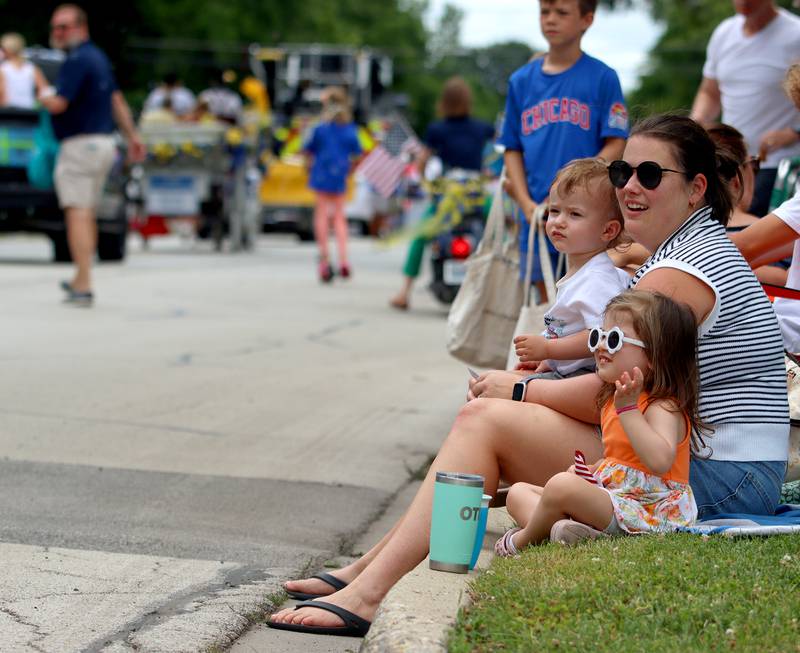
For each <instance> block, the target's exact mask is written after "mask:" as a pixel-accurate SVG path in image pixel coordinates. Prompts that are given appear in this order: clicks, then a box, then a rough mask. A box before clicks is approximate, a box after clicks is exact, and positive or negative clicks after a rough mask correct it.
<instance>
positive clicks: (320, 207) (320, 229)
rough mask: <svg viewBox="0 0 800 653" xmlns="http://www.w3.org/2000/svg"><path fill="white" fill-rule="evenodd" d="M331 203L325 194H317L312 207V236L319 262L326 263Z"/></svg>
mask: <svg viewBox="0 0 800 653" xmlns="http://www.w3.org/2000/svg"><path fill="white" fill-rule="evenodd" d="M330 211H331V203H330V199H329V195H328V194H327V193H317V203H316V206H315V207H314V235H315V237H316V240H317V247H318V248H319V257H320V260H321V261H324V262H327V261H328V234H329V232H330V225H329V216H330Z"/></svg>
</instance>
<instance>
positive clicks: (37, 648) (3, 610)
mask: <svg viewBox="0 0 800 653" xmlns="http://www.w3.org/2000/svg"><path fill="white" fill-rule="evenodd" d="M0 613H3V614H6V615H8V616H9V617H11V618H12V619H13V620H14V621H15V622H16V623H18V624H19V625H20V626H27V627H28V628H30V629H31V630H33V634H34V635H35V637H34V639H32V640H28V642H27V644H28V646H30V647H31V648H32V649H33V650H35V651H39V652H40V653H48V652H47V651H46V650H45V649H43V648H41V647H40V646H38V645H37V644H35V643H34V642H35V641H36V640H39V641H43V640H44V638H45V637H47V634H46V633H43V632H42V631H41V630H39V628H40V626H39V625H38V624H34V623H31V622H30V621H25V618H24V617H23V616H22V615H21V614H19V613H18V612H15V611H14V610H12V609H11V608H5V607H0Z"/></svg>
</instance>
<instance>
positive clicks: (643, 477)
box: [594, 393, 697, 533]
mask: <svg viewBox="0 0 800 653" xmlns="http://www.w3.org/2000/svg"><path fill="white" fill-rule="evenodd" d="M638 405H639V410H641V411H642V413H644V412H645V411H646V410H647V407H648V397H647V394H646V393H642V394H641V395H640V397H639V401H638ZM685 421H686V433H685V434H684V437H683V439H682V440H681V441H680V443H679V444H678V450H677V453H676V455H675V462H673V464H672V468H671V469H670V470H669V472H667V473H666V474H664V475H663V476H659V475H657V474H653V473H652V472H650V471H649V470H648V469H647V467H645V466H644V464H643V463H642V462H641V461H640V460H639V457H638V456H637V455H636V452H635V451H634V449H633V446H632V445H631V443H630V440H628V436H627V435H626V434H625V430H624V429H623V428H622V424H621V423H620V420H619V416H618V415H617V411H616V410H615V409H614V400H613V398H611V399H609V400H608V403H606V404H605V406H603V410H602V413H601V427H602V431H603V447H604V449H605V458H604V459H603V460H602V461H601V462H600V465H599V466H598V467H597V469H596V470H595V472H594V475H595V477H596V478H597V481H598V482H599V484H600V487H602V488H603V489H605V490H606V491H607V492H608V494H609V496H610V497H611V502H612V503H613V504H614V515H615V517H616V518H617V522H618V523H619V525H620V527H621V528H622V529H623V530H625V531H627V532H628V533H650V532H654V533H663V532H668V531H674V530H676V529H677V528H678V527H679V526H689V525H691V524H693V523H694V521H695V520H696V519H697V504H696V503H695V500H694V494H692V488H691V487H690V485H689V458H690V435H691V426H690V424H689V419H688V418H685Z"/></svg>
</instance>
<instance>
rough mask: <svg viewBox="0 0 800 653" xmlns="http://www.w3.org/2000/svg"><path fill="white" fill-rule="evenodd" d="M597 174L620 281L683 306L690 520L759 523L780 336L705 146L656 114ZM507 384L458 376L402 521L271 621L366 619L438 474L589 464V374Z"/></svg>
mask: <svg viewBox="0 0 800 653" xmlns="http://www.w3.org/2000/svg"><path fill="white" fill-rule="evenodd" d="M609 177H610V179H611V182H612V183H613V184H614V186H615V187H616V189H617V191H616V192H617V199H618V201H619V203H620V206H621V209H622V213H623V215H624V217H625V227H626V231H627V232H628V233H629V234H630V235H631V236H632V237H633V239H634V240H635V241H637V242H639V243H641V244H642V245H643V246H644V247H646V248H647V249H648V250H649V251H651V252H653V254H652V256H651V257H650V258H649V259H648V260H647V261H646V262H645V264H644V265H643V266H642V267H641V268H640V269H639V271H638V272H637V273H636V275H635V276H634V277H633V279H632V283H631V285H632V286H635V287H636V288H637V289H639V290H649V291H653V292H660V293H662V294H664V295H667V296H669V297H671V298H672V299H674V300H676V301H677V302H679V303H683V304H686V305H687V306H688V307H689V308H690V309H691V311H692V313H693V314H694V317H695V320H696V322H697V325H698V367H699V374H700V379H699V380H700V401H699V407H698V408H699V416H700V419H701V420H702V421H703V422H704V423H705V424H707V425H708V426H709V427H710V428H711V429H712V430H713V434H712V435H711V436H710V437H709V438H708V440H707V442H708V444H709V445H710V447H711V451H704V452H703V455H704V456H707V458H703V459H696V460H693V461H692V465H691V471H690V484H691V487H692V490H693V492H694V495H695V499H696V501H697V507H698V511H699V515H700V516H701V517H703V516H708V515H713V514H716V513H721V512H746V513H772V512H774V509H775V506H776V505H777V503H778V497H779V495H780V486H781V482H782V480H783V476H784V473H785V468H786V457H787V446H788V435H789V408H788V402H787V398H786V376H785V370H784V368H783V349H782V346H781V336H780V330H779V329H778V324H777V320H776V319H775V314H774V313H773V311H772V308H771V305H770V303H769V301H768V300H767V298H766V295H764V293H763V291H762V290H761V286H760V285H759V283H758V280H757V279H756V278H755V276H754V275H753V272H752V271H751V270H750V268H749V266H748V265H747V263H746V262H745V260H744V259H743V258H742V256H741V255H740V254H739V252H738V250H737V249H736V247H735V246H734V244H733V243H732V242H731V241H730V240H729V239H728V237H727V235H726V233H725V227H724V225H725V223H726V222H727V220H728V217H729V216H730V213H731V208H732V207H731V199H730V196H729V195H728V190H727V186H726V185H725V183H724V181H723V180H722V179H721V178H720V176H719V174H718V172H717V163H716V152H715V147H714V144H713V142H712V141H711V139H710V138H709V136H708V134H707V133H706V131H705V130H704V129H703V128H702V127H700V126H699V125H698V124H696V123H695V122H693V121H692V120H690V119H688V118H683V117H679V116H669V115H667V116H656V117H654V118H650V119H648V120H646V121H644V122H643V123H641V124H640V125H639V126H638V127H637V128H636V129H634V132H633V134H632V135H631V138H630V140H629V141H628V143H627V145H626V147H625V153H624V155H623V159H622V160H620V161H615V162H614V163H612V164H611V165H610V166H609ZM588 354H589V352H588V343H587V356H588ZM521 374H524V372H523V373H521ZM519 380H520V374H515V373H513V372H489V373H485V374H482V375H480V376H479V377H478V379H475V380H471V381H470V392H469V397H470V399H474V398H476V397H480V398H481V399H480V400H478V401H468V402H467V403H466V405H465V406H464V407H463V408H462V409H461V411H460V413H459V415H458V417H457V419H456V421H455V423H454V424H453V427H452V429H451V431H450V433H449V435H448V436H447V438H446V439H445V441H444V443H443V444H442V447H441V449H440V450H439V454H438V455H437V457H436V458H435V460H434V461H433V463H432V464H431V467H430V470H429V471H428V475H427V476H426V478H425V481H424V482H423V484H422V487H421V488H420V490H419V492H418V493H417V496H416V497H415V498H414V500H413V501H412V503H411V505H410V507H409V508H408V511H407V512H406V514H405V515H404V517H403V518H402V519H401V520H400V521H399V522H398V523H397V524H396V525H395V526H394V527H393V528H392V530H391V531H389V533H387V535H386V536H384V538H383V539H382V540H381V541H380V542H379V543H378V544H377V545H376V546H375V547H373V548H372V549H371V550H370V551H368V552H367V553H366V554H365V555H364V556H362V557H361V558H359V559H358V560H356V561H355V562H353V563H352V564H350V565H348V566H346V567H343V568H341V569H338V570H335V571H333V572H332V573H331V574H330V575H331V576H333V577H334V579H335V583H336V584H337V585H341V584H347V585H346V586H345V587H344V588H343V589H336V588H334V586H333V585H331V584H330V583H329V582H327V581H326V580H323V579H320V578H310V579H306V580H303V581H293V582H291V583H287V589H290V590H291V591H292V592H294V593H295V594H297V593H301V592H302V593H304V594H305V595H306V596H308V597H324V598H323V602H325V603H326V604H327V606H326V607H324V608H323V609H322V610H315V609H300V610H296V611H294V612H292V613H289V612H286V611H285V612H283V613H280V614H279V615H276V616H273V619H275V618H276V617H277V618H278V619H282V620H285V621H287V622H292V623H303V624H304V625H309V626H311V625H313V626H318V627H327V628H334V629H336V628H339V629H340V630H341V627H342V624H343V618H342V617H341V616H339V615H341V614H342V609H344V610H346V611H347V614H349V615H350V616H352V615H355V616H357V617H359V618H361V619H362V620H363V619H367V620H369V619H371V618H372V616H373V615H374V614H375V611H376V610H377V607H378V605H379V603H380V601H381V600H382V599H383V597H384V596H385V595H386V593H387V592H388V591H389V589H390V588H391V587H392V585H394V583H396V582H397V581H398V580H399V579H400V578H401V577H402V576H403V575H404V574H405V573H407V572H408V571H410V570H411V569H413V568H414V567H415V566H416V565H417V564H419V562H420V561H422V560H423V559H424V558H425V555H426V554H427V552H428V540H429V533H430V520H431V499H432V496H433V483H434V478H435V474H436V472H437V471H456V472H463V473H470V474H480V475H482V476H483V477H484V491H485V492H486V493H487V494H492V495H493V494H495V492H496V488H497V485H498V482H499V480H500V479H501V478H502V479H503V480H504V481H506V482H508V483H511V484H513V483H516V482H520V481H522V482H526V483H531V484H534V485H539V486H544V485H545V484H546V483H547V481H548V480H549V479H550V478H551V477H552V476H554V475H555V474H557V473H559V472H563V471H564V470H565V469H567V468H568V467H569V466H570V465H571V464H572V463H573V462H574V456H575V450H576V449H579V450H581V451H583V452H584V454H585V457H586V461H587V462H589V463H594V462H595V461H597V460H598V459H599V458H600V457H601V455H602V444H601V440H600V438H599V437H598V432H597V431H598V429H597V425H598V424H599V410H598V407H597V402H596V401H595V398H596V396H597V394H598V391H599V390H600V387H601V385H602V381H601V380H600V378H599V377H598V376H597V375H595V374H585V375H583V376H579V377H574V378H569V379H563V380H558V381H556V380H538V379H537V380H533V381H530V382H529V383H528V386H527V392H526V393H520V395H519V396H521V398H522V399H523V400H522V401H510V399H511V397H512V389H513V386H514V384H515V382H517V381H519ZM331 606H333V608H331ZM367 627H368V624H367Z"/></svg>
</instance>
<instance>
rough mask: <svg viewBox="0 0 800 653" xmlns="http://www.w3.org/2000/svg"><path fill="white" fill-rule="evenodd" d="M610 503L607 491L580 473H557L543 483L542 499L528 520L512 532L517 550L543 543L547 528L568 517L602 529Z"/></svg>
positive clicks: (548, 532)
mask: <svg viewBox="0 0 800 653" xmlns="http://www.w3.org/2000/svg"><path fill="white" fill-rule="evenodd" d="M613 514H614V506H613V504H612V503H611V497H610V496H608V492H606V491H605V490H603V489H602V488H599V487H597V486H596V485H593V484H591V483H587V482H586V481H585V480H584V479H582V478H581V477H580V476H576V475H575V474H572V473H570V472H561V473H560V474H556V475H555V476H553V478H551V479H550V480H549V481H548V482H547V484H546V485H545V486H544V491H543V492H542V498H541V500H540V501H539V503H538V505H537V506H536V510H535V511H534V513H533V515H532V516H531V519H530V521H528V523H527V524H525V527H524V528H523V529H522V530H521V531H520V532H519V533H517V534H516V535H514V545H515V546H516V547H517V549H520V548H521V547H523V546H525V545H527V544H536V543H538V542H543V541H544V540H546V539H548V538H549V537H550V529H551V528H552V527H553V524H555V523H556V522H557V521H558V520H559V519H567V518H569V517H571V518H572V519H574V520H575V521H579V522H581V523H583V524H588V525H589V526H593V527H594V528H596V529H598V530H603V529H604V528H606V526H608V524H609V523H610V522H611V517H612V516H613Z"/></svg>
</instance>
